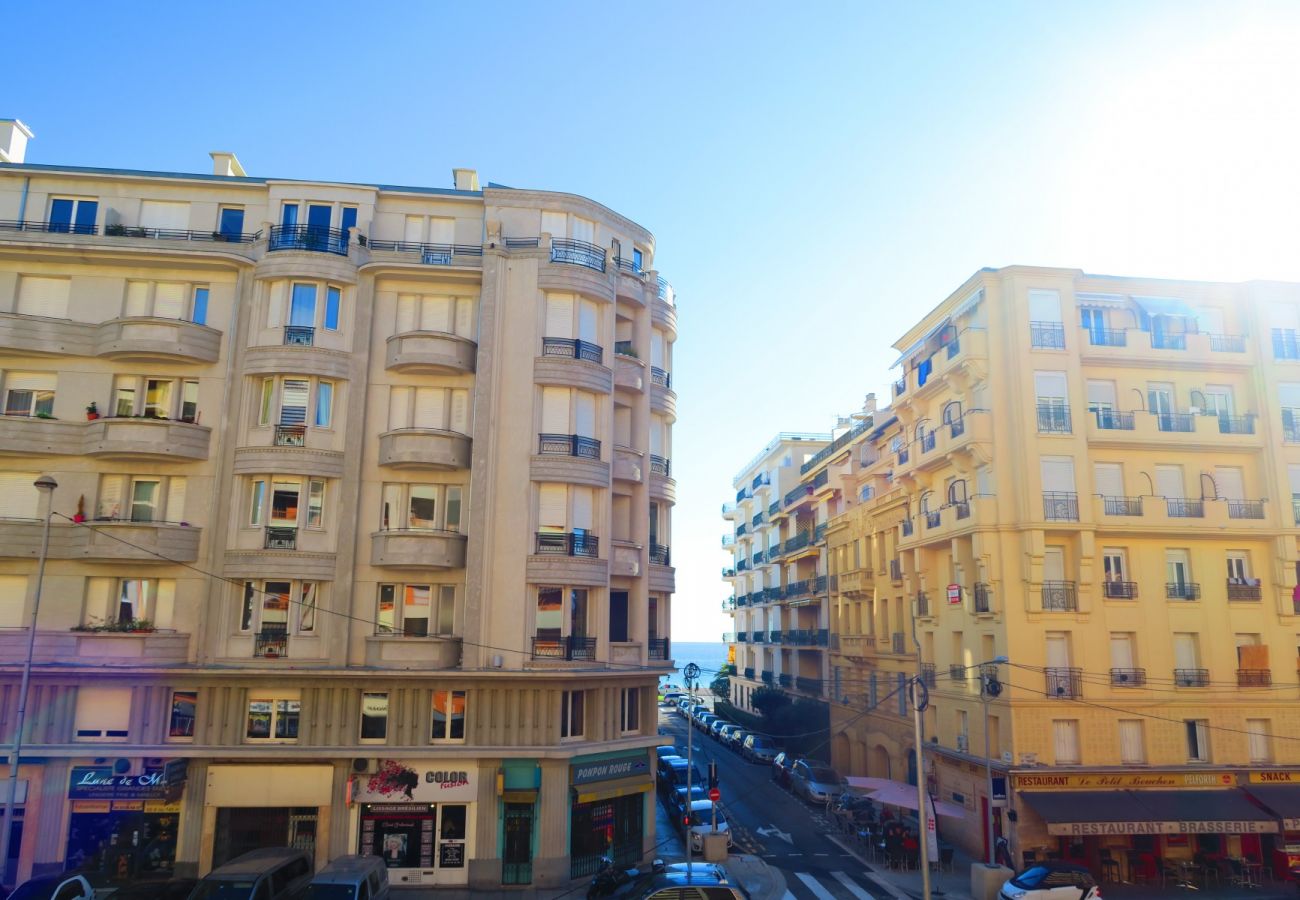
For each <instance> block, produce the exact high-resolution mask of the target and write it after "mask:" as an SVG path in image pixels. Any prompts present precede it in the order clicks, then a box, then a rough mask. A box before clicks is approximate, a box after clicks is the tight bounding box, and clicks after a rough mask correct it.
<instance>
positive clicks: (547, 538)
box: [536, 531, 600, 558]
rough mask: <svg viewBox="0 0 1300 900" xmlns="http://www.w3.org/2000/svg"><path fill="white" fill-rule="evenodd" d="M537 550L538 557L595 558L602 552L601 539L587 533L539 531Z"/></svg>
mask: <svg viewBox="0 0 1300 900" xmlns="http://www.w3.org/2000/svg"><path fill="white" fill-rule="evenodd" d="M536 548H537V549H536V552H537V555H538V556H585V557H588V558H595V557H596V556H598V555H599V552H600V539H599V538H597V537H596V536H595V535H593V534H590V533H589V532H587V531H571V532H564V531H539V532H537V545H536Z"/></svg>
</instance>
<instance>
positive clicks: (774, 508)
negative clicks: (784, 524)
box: [767, 500, 781, 519]
mask: <svg viewBox="0 0 1300 900" xmlns="http://www.w3.org/2000/svg"><path fill="white" fill-rule="evenodd" d="M780 512H781V501H780V500H773V501H772V502H771V503H770V504H769V505H768V507H767V517H768V519H771V518H772V517H773V516H775V515H777V514H778V513H780Z"/></svg>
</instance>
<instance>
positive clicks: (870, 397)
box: [862, 391, 876, 413]
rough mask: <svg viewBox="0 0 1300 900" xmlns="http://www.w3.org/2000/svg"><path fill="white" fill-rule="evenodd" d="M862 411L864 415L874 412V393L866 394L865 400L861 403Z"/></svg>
mask: <svg viewBox="0 0 1300 900" xmlns="http://www.w3.org/2000/svg"><path fill="white" fill-rule="evenodd" d="M862 411H863V412H864V413H874V412H875V411H876V394H875V392H874V391H872V392H871V393H870V394H867V399H866V400H864V401H862Z"/></svg>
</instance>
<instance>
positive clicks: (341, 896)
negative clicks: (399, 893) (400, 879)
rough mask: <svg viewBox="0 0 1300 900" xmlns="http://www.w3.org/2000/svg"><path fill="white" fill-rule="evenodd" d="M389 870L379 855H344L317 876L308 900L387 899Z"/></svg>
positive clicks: (313, 881)
mask: <svg viewBox="0 0 1300 900" xmlns="http://www.w3.org/2000/svg"><path fill="white" fill-rule="evenodd" d="M388 893H389V889H388V869H387V868H385V866H384V861H383V860H382V859H380V858H379V857H378V856H355V855H353V856H340V857H337V858H336V859H332V860H330V862H329V865H327V866H326V867H325V868H323V869H321V870H320V871H319V872H317V873H316V877H315V878H313V879H312V880H311V885H310V886H309V887H308V888H307V897H306V900H387V898H388Z"/></svg>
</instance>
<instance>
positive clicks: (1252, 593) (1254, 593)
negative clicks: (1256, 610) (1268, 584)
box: [1227, 579, 1264, 601]
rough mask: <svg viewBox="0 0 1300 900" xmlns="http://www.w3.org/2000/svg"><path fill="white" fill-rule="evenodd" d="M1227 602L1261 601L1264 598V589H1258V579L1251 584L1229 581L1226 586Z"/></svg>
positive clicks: (1234, 580)
mask: <svg viewBox="0 0 1300 900" xmlns="http://www.w3.org/2000/svg"><path fill="white" fill-rule="evenodd" d="M1227 587H1228V599H1229V600H1234V601H1236V600H1241V601H1251V600H1262V599H1263V598H1264V589H1263V588H1262V587H1260V585H1259V581H1258V579H1256V580H1255V583H1253V584H1244V583H1242V582H1241V581H1238V580H1236V579H1229V581H1228V584H1227Z"/></svg>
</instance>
